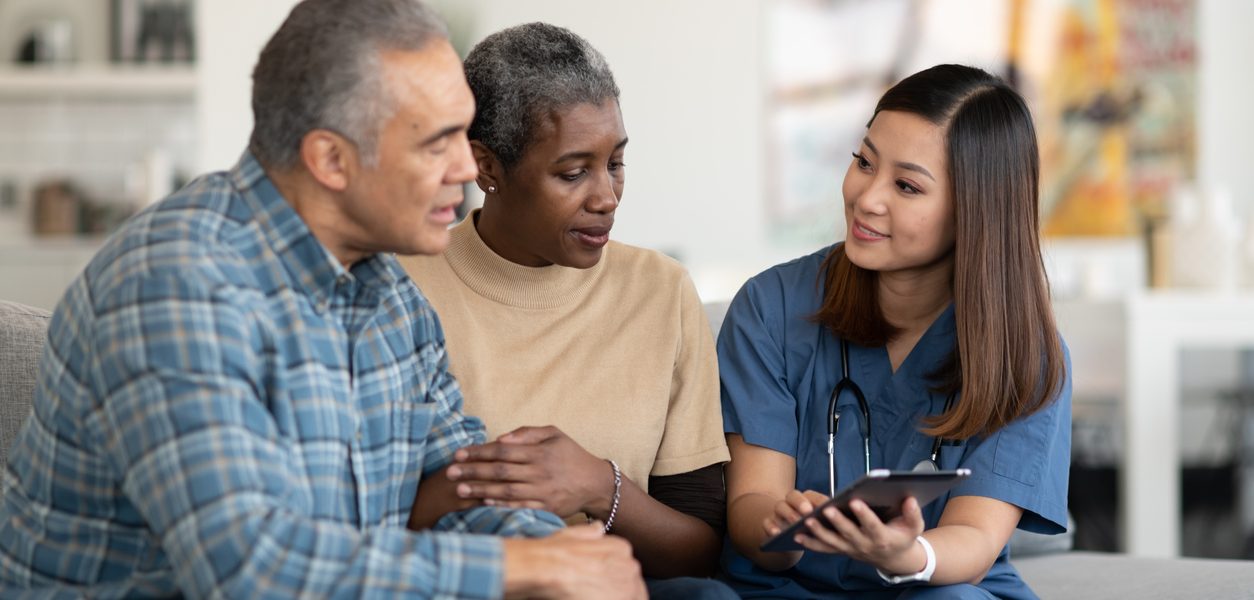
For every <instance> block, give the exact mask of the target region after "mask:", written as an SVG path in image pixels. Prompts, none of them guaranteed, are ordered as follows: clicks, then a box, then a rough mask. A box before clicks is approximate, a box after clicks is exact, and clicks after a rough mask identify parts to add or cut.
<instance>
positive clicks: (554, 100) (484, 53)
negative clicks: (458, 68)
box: [466, 23, 619, 169]
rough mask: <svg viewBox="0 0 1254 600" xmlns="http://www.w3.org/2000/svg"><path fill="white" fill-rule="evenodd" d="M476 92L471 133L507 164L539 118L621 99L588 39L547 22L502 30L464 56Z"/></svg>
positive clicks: (517, 156) (514, 159)
mask: <svg viewBox="0 0 1254 600" xmlns="http://www.w3.org/2000/svg"><path fill="white" fill-rule="evenodd" d="M466 80H467V82H469V84H470V90H471V91H472V92H473V93H474V95H475V104H476V109H475V119H474V122H473V123H471V125H470V132H469V136H470V139H472V140H478V141H479V142H481V143H482V144H483V145H485V146H487V147H488V149H489V150H491V151H492V152H493V153H495V154H496V157H497V159H498V160H500V161H501V165H502V166H503V167H505V168H506V169H509V168H511V167H513V166H514V165H517V164H518V161H519V160H520V159H521V158H522V156H523V152H524V151H525V150H526V149H527V145H528V143H529V142H530V141H531V140H533V139H534V137H535V135H534V134H535V129H536V127H537V126H538V125H539V124H540V122H541V121H540V120H541V119H542V118H543V117H544V116H545V115H547V114H549V113H551V112H552V111H555V110H560V109H563V108H566V107H568V106H571V105H574V104H583V103H590V104H599V103H601V102H604V101H605V100H607V99H610V98H613V99H614V100H615V101H618V94H619V92H618V85H617V84H616V83H614V74H613V73H611V72H610V66H609V64H607V63H606V62H605V57H604V56H602V55H601V53H600V52H597V50H596V49H595V48H593V47H592V45H591V44H589V43H588V41H587V40H585V39H583V38H581V37H579V36H578V35H575V34H574V33H572V32H571V31H570V30H568V29H565V28H562V27H557V26H555V25H549V24H547V23H527V24H525V25H518V26H516V27H510V28H509V29H505V30H502V31H498V32H496V33H494V34H492V35H490V36H488V37H486V38H484V40H483V41H482V42H479V43H478V44H477V45H475V47H474V48H473V49H471V51H470V54H469V55H468V56H467V57H466Z"/></svg>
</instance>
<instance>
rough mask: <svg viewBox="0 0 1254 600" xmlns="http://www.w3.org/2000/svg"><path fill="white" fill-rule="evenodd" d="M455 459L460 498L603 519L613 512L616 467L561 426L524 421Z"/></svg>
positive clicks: (452, 468)
mask: <svg viewBox="0 0 1254 600" xmlns="http://www.w3.org/2000/svg"><path fill="white" fill-rule="evenodd" d="M453 460H454V463H453V465H452V466H450V467H449V468H448V478H449V479H450V480H452V481H454V482H456V483H457V495H458V497H460V498H463V499H468V500H482V501H483V503H484V504H486V505H488V506H505V507H510V508H538V509H543V510H547V511H549V512H552V513H555V514H556V515H557V516H559V517H562V518H566V517H569V516H571V515H574V514H575V513H579V512H584V513H588V514H591V515H593V516H595V517H597V518H602V519H604V518H605V517H606V514H607V513H608V512H609V498H611V497H612V496H613V493H614V471H613V469H612V468H611V467H610V465H609V463H608V462H606V461H604V460H601V459H600V458H597V457H595V456H593V455H592V454H590V453H589V452H588V451H587V450H584V449H583V447H582V446H580V445H579V444H578V443H576V442H575V441H574V440H572V439H570V437H569V436H567V435H566V434H565V433H563V432H562V430H560V429H558V428H556V427H551V426H550V427H520V428H518V429H515V430H514V431H511V432H509V433H507V434H505V435H503V436H501V437H500V438H498V439H497V440H496V441H495V442H492V443H489V444H482V445H478V446H468V447H466V448H462V449H460V450H458V451H457V452H456V453H454V455H453Z"/></svg>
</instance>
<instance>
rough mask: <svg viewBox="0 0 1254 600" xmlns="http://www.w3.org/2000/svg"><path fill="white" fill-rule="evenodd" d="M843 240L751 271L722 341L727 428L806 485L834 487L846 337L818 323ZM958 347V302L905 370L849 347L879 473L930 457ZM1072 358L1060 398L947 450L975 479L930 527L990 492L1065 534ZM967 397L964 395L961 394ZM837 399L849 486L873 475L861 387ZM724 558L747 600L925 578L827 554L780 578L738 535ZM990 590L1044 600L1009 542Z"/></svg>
mask: <svg viewBox="0 0 1254 600" xmlns="http://www.w3.org/2000/svg"><path fill="white" fill-rule="evenodd" d="M834 247H835V246H829V247H827V248H824V249H823V250H820V251H818V252H815V253H814V254H811V255H809V256H804V257H802V258H799V259H796V260H793V261H791V262H788V263H785V264H782V265H778V266H776V267H773V268H771V269H769V270H767V271H765V272H763V273H761V274H759V275H758V276H756V277H754V278H753V279H750V280H749V281H748V282H747V283H746V284H745V285H744V287H743V288H741V290H740V291H739V292H738V293H737V294H736V298H735V299H734V300H733V301H732V303H731V306H730V308H729V309H728V312H727V317H726V319H725V320H724V321H723V327H722V329H721V330H720V332H719V337H718V363H719V373H720V377H721V380H722V400H723V422H724V429H725V430H726V431H727V432H729V433H736V434H740V435H741V436H743V438H744V440H745V441H746V442H747V443H750V444H754V445H756V446H763V447H766V448H770V449H772V450H777V451H779V452H783V453H786V454H788V455H789V456H792V457H793V458H794V459H796V464H797V472H796V481H797V488H798V489H801V490H817V491H819V492H822V493H824V494H827V493H828V472H827V404H828V400H829V398H830V397H831V393H832V390H833V389H834V388H835V386H836V382H837V381H839V380H840V377H841V359H840V339H839V338H837V337H836V336H835V335H834V334H832V333H831V332H830V331H829V330H828V329H826V328H825V327H823V326H822V325H819V324H817V323H815V322H813V321H812V320H811V319H810V317H811V315H813V314H815V313H816V312H817V311H818V309H819V305H820V303H821V301H822V298H821V292H822V282H821V279H820V276H819V275H820V271H821V268H822V263H823V260H824V259H825V258H826V257H827V254H828V253H829V252H830V251H831V250H832V248H834ZM955 343H956V342H955V333H954V315H953V306H952V305H951V306H950V307H949V308H948V309H947V310H946V311H945V312H944V313H943V314H942V315H941V316H940V317H938V318H937V319H936V321H935V322H934V323H933V324H932V325H931V327H930V328H929V329H928V331H927V332H926V333H925V334H924V335H923V337H922V338H920V339H919V341H918V343H917V344H916V345H915V347H914V349H913V350H912V351H911V353H910V355H909V356H908V357H907V358H906V359H905V361H904V362H902V364H901V365H900V367H899V368H898V370H897V372H896V373H893V371H892V366H891V363H890V362H889V358H888V351H887V350H886V349H885V348H884V347H863V346H859V345H857V344H854V343H850V344H849V363H850V364H849V375H850V377H851V378H852V379H853V380H854V382H855V383H857V384H858V385H859V386H860V387H861V388H862V390H863V393H864V394H865V395H866V399H867V403H868V405H869V408H870V413H871V425H872V427H873V430H872V432H871V468H873V469H874V468H889V469H902V470H909V469H911V468H913V467H914V465H915V464H916V463H918V462H919V461H920V460H923V459H924V458H927V457H928V456H929V455H930V454H931V450H932V441H933V440H932V438H930V437H927V436H924V435H923V434H922V433H919V431H918V428H919V427H920V426H921V421H922V419H923V418H924V417H926V416H929V415H937V414H939V413H940V412H942V410H943V408H944V405H945V399H946V398H945V396H946V395H945V394H942V393H938V392H933V391H931V390H930V389H929V387H930V386H931V385H932V382H930V381H929V380H928V377H927V376H928V375H929V374H931V373H934V372H936V371H937V369H938V368H939V367H940V366H941V365H942V364H943V362H944V361H945V359H946V357H947V356H948V355H949V353H950V352H951V351H953V349H954V347H955ZM1064 351H1065V347H1064ZM1067 360H1068V364H1067V373H1068V376H1067V380H1066V381H1065V383H1064V385H1063V386H1062V392H1061V394H1060V395H1059V397H1058V398H1057V400H1056V401H1054V402H1052V403H1050V404H1049V405H1048V406H1047V407H1046V408H1045V409H1043V410H1041V411H1039V412H1037V413H1035V414H1033V415H1030V416H1028V417H1025V418H1021V419H1019V420H1017V421H1015V422H1013V423H1011V424H1009V425H1007V426H1006V427H1005V428H1003V429H1001V430H999V431H997V432H996V433H993V434H992V435H989V436H986V437H979V438H972V439H969V440H965V441H963V442H961V443H958V444H955V445H945V446H942V448H941V451H940V457H939V462H940V467H941V468H942V469H956V468H959V467H963V468H967V469H971V472H972V475H971V477H970V478H969V479H968V480H967V481H965V482H964V483H962V484H960V485H959V486H957V487H955V488H954V489H953V490H951V491H950V492H949V493H947V494H946V495H944V496H941V497H940V498H939V499H938V500H936V501H935V502H932V503H930V504H928V505H927V506H924V507H923V516H924V519H925V520H926V528H927V529H931V528H933V527H936V524H937V522H938V521H939V520H940V516H941V513H942V512H943V511H944V509H945V504H946V503H947V502H948V500H949V498H951V497H953V496H984V497H988V498H996V499H998V500H1002V501H1004V502H1009V503H1011V504H1014V505H1015V506H1018V507H1020V508H1022V509H1023V511H1024V512H1023V518H1022V519H1021V520H1020V521H1019V528H1020V529H1025V530H1028V531H1033V532H1038V533H1047V534H1056V533H1062V532H1064V531H1066V523H1067V475H1068V470H1069V468H1070V457H1071V381H1070V371H1071V368H1070V359H1069V358H1068V359H1067ZM956 402H962V399H961V395H959V397H958V399H957V400H956ZM836 406H837V410H838V411H840V412H841V415H842V417H843V418H842V419H841V421H840V428H839V430H838V432H837V436H836V464H837V467H836V469H837V479H838V481H837V482H836V488H837V489H840V488H842V487H844V486H846V485H848V484H849V483H850V482H852V481H853V480H855V479H857V478H858V477H861V476H862V475H863V474H864V472H865V469H864V453H863V449H862V431H864V425H863V424H862V416H861V413H860V412H859V410H858V406H857V400H856V399H855V398H854V397H853V394H851V393H849V392H845V393H843V394H842V395H841V397H840V398H839V400H838V401H837V405H836ZM940 560H944V557H940ZM722 562H723V576H724V577H725V578H726V580H727V581H728V582H729V583H730V584H731V585H732V587H733V588H735V589H736V591H737V592H739V593H740V594H741V595H742V596H743V597H746V598H813V597H820V596H821V597H823V598H843V597H846V596H855V595H856V596H857V597H860V598H864V597H872V598H875V597H884V598H892V597H896V596H897V595H898V594H900V593H901V592H902V588H904V587H907V586H909V585H918V584H904V585H901V586H889V585H888V584H886V583H884V581H883V580H882V579H880V577H879V576H878V575H877V574H876V573H875V569H874V568H873V567H871V566H870V565H868V564H866V563H862V562H858V561H854V560H851V559H849V558H846V557H844V556H838V555H830V554H822V553H817V552H806V553H805V554H804V555H803V557H802V558H801V561H800V562H799V563H798V564H797V565H796V566H795V567H793V568H792V569H789V570H787V571H784V572H781V573H772V572H769V571H764V570H762V569H759V568H757V567H756V566H754V565H753V564H752V563H751V562H750V561H749V560H748V559H747V558H745V557H743V556H741V555H740V554H739V553H738V552H736V550H735V549H734V548H733V547H732V546H731V544H730V542H728V543H726V544H725V545H724V549H723V560H722ZM966 587H970V586H966ZM979 588H982V589H980V590H974V589H972V590H971V591H974V592H977V595H978V596H984V595H985V594H984V592H987V593H990V594H992V595H993V596H994V597H999V598H1034V597H1035V596H1034V595H1033V594H1032V592H1031V590H1029V589H1028V587H1027V585H1026V584H1025V583H1024V582H1023V580H1022V579H1020V578H1019V574H1018V572H1016V571H1015V569H1014V567H1013V566H1011V565H1010V563H1009V556H1008V554H1007V552H1006V550H1005V549H1003V550H1002V553H1001V555H1000V556H999V557H998V558H997V562H996V564H994V566H993V568H992V570H991V571H990V572H989V574H988V576H987V577H986V578H985V579H984V581H983V582H981V583H980V584H979ZM955 591H956V590H955Z"/></svg>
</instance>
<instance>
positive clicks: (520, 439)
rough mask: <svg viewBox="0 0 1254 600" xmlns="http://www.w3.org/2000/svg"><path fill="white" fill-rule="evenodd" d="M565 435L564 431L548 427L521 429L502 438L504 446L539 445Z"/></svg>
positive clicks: (500, 439) (500, 440)
mask: <svg viewBox="0 0 1254 600" xmlns="http://www.w3.org/2000/svg"><path fill="white" fill-rule="evenodd" d="M562 435H564V434H563V433H562V430H560V429H558V428H556V427H553V426H552V425H547V426H545V427H519V428H518V429H515V430H513V431H511V432H509V433H507V434H505V435H503V436H501V437H500V438H498V439H497V441H498V442H500V443H502V444H539V443H542V442H545V441H548V440H550V439H553V438H555V437H560V436H562Z"/></svg>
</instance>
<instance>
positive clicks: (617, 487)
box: [605, 458, 623, 533]
mask: <svg viewBox="0 0 1254 600" xmlns="http://www.w3.org/2000/svg"><path fill="white" fill-rule="evenodd" d="M605 460H606V461H608V462H609V463H610V467H611V468H613V469H614V499H613V500H612V501H611V502H610V516H608V517H606V518H605V533H609V532H610V528H611V527H613V526H614V515H617V514H618V499H619V494H620V493H622V491H623V472H622V471H620V470H619V469H618V463H616V462H614V461H612V460H610V459H608V458H607V459H605Z"/></svg>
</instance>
